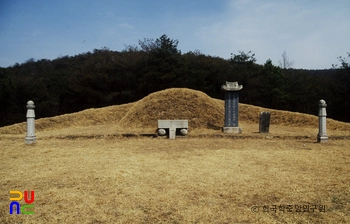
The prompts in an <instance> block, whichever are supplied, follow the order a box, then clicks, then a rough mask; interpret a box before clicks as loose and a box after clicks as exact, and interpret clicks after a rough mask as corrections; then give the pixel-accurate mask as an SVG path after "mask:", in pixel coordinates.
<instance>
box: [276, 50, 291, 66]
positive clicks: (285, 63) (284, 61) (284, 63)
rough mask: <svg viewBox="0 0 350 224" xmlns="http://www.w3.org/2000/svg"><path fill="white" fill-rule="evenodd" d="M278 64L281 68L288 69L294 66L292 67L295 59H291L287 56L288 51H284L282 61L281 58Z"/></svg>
mask: <svg viewBox="0 0 350 224" xmlns="http://www.w3.org/2000/svg"><path fill="white" fill-rule="evenodd" d="M278 64H279V67H280V68H283V69H288V68H292V67H293V65H294V61H293V60H290V59H289V58H288V57H287V53H286V51H283V54H282V61H281V60H279V61H278Z"/></svg>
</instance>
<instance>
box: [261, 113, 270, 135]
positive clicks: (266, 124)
mask: <svg viewBox="0 0 350 224" xmlns="http://www.w3.org/2000/svg"><path fill="white" fill-rule="evenodd" d="M270 117H271V116H270V112H260V117H259V133H269V130H270Z"/></svg>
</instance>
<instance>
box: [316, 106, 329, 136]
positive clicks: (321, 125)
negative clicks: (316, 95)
mask: <svg viewBox="0 0 350 224" xmlns="http://www.w3.org/2000/svg"><path fill="white" fill-rule="evenodd" d="M326 107H327V104H326V101H324V100H320V101H319V103H318V130H319V131H318V135H317V142H327V141H328V136H327V130H326V129H327V128H326V117H327V112H326Z"/></svg>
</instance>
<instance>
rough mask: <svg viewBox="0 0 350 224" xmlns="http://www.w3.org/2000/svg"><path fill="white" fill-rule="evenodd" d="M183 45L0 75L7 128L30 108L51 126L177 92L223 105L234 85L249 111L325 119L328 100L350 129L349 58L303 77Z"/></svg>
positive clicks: (167, 42)
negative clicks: (321, 107) (63, 117)
mask: <svg viewBox="0 0 350 224" xmlns="http://www.w3.org/2000/svg"><path fill="white" fill-rule="evenodd" d="M178 43H179V42H178V40H173V39H171V38H169V37H167V36H166V35H163V36H161V37H160V38H158V39H155V40H154V39H144V40H140V41H139V45H138V46H137V45H133V46H125V50H123V51H121V52H118V51H111V50H110V49H108V48H106V47H105V48H101V49H94V50H93V51H92V52H87V53H82V54H79V55H76V56H64V57H59V58H57V59H54V60H47V59H42V60H37V61H36V60H34V59H29V60H27V61H26V62H25V63H22V64H18V63H17V64H15V65H14V66H11V67H7V68H1V67H0V104H1V107H0V108H1V110H0V116H1V119H0V126H5V125H10V124H13V123H18V122H23V121H25V114H26V103H27V101H28V100H33V101H34V102H35V105H36V108H35V109H36V110H35V113H36V117H37V118H43V117H51V116H55V115H60V114H65V113H71V112H76V111H81V110H83V109H87V108H97V107H104V106H109V105H117V104H124V103H129V102H133V101H137V100H139V99H141V98H143V97H145V96H146V95H148V94H150V93H152V92H156V91H159V90H163V89H167V88H171V87H186V88H190V89H195V90H200V91H203V92H205V93H206V94H208V95H209V96H211V97H214V98H219V99H223V92H222V91H221V86H222V85H223V84H224V83H225V82H226V81H238V83H239V84H242V85H243V89H242V90H241V91H240V102H241V103H246V104H252V105H256V106H262V107H267V108H272V109H280V110H288V111H296V112H301V113H308V114H313V115H317V112H318V101H319V100H320V99H324V100H325V101H326V102H327V115H328V117H331V118H333V119H336V120H341V121H346V122H350V116H349V112H350V103H349V95H350V68H349V64H350V63H349V62H348V59H349V58H350V54H349V53H348V55H347V57H339V58H338V59H339V62H340V65H339V66H333V67H332V68H330V69H328V70H302V69H293V68H288V67H283V66H281V67H282V68H281V67H278V66H275V65H273V63H272V61H271V60H269V59H268V60H267V61H266V63H265V64H264V65H258V64H256V59H255V55H254V53H252V52H242V51H240V52H238V54H232V56H231V58H230V59H223V58H220V57H213V56H209V55H204V54H202V53H201V52H200V51H198V50H196V51H190V52H187V53H181V52H180V51H179V50H178V48H177V45H178ZM287 62H288V61H287ZM174 97H176V96H174Z"/></svg>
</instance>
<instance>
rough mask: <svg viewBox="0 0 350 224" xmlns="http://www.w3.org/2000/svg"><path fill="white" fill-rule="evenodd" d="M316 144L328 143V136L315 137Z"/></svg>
mask: <svg viewBox="0 0 350 224" xmlns="http://www.w3.org/2000/svg"><path fill="white" fill-rule="evenodd" d="M317 142H328V136H321V135H317Z"/></svg>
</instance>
